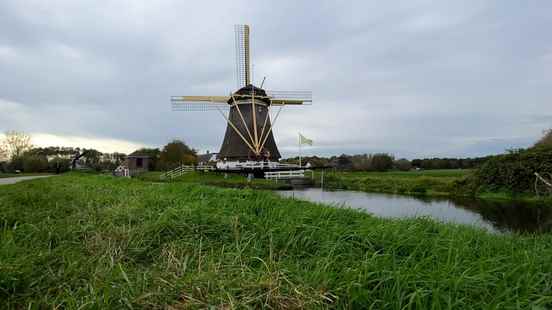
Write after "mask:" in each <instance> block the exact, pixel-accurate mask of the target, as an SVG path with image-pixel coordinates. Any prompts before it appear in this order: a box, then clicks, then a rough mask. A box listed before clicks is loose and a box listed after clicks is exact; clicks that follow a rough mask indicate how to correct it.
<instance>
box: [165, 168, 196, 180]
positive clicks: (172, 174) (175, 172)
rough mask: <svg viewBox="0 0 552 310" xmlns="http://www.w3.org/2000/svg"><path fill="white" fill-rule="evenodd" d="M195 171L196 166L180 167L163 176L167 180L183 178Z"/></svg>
mask: <svg viewBox="0 0 552 310" xmlns="http://www.w3.org/2000/svg"><path fill="white" fill-rule="evenodd" d="M192 171H194V166H186V165H182V166H178V167H176V168H174V169H173V170H170V171H167V172H165V173H164V174H163V178H165V179H174V178H177V177H180V176H182V175H183V174H184V173H188V172H192Z"/></svg>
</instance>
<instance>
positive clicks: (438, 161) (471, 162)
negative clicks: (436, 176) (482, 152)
mask: <svg viewBox="0 0 552 310" xmlns="http://www.w3.org/2000/svg"><path fill="white" fill-rule="evenodd" d="M489 157H490V156H487V157H477V158H437V157H435V158H424V159H413V160H412V166H413V167H416V168H420V169H426V170H433V169H473V168H476V167H479V166H480V165H482V164H483V163H484V162H485V161H486V160H487V159H488V158H489Z"/></svg>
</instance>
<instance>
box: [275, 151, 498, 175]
mask: <svg viewBox="0 0 552 310" xmlns="http://www.w3.org/2000/svg"><path fill="white" fill-rule="evenodd" d="M490 157H491V156H486V157H476V158H437V157H435V158H424V159H414V160H408V159H404V158H401V159H395V157H394V156H393V155H391V154H387V153H377V154H360V155H347V154H342V155H340V156H331V157H319V156H307V157H303V158H302V159H301V161H302V163H303V164H306V163H310V165H311V166H314V167H333V168H336V169H339V170H351V171H388V170H393V169H395V170H401V171H408V170H411V169H428V170H429V169H473V168H476V167H478V166H480V165H481V164H483V163H484V162H485V161H486V160H487V159H489V158H490ZM283 162H286V163H294V164H296V163H298V162H299V157H292V158H287V159H284V160H283Z"/></svg>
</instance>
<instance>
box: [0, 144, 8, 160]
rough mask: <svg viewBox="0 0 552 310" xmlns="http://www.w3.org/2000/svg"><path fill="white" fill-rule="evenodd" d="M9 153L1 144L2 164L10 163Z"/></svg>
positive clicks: (0, 155)
mask: <svg viewBox="0 0 552 310" xmlns="http://www.w3.org/2000/svg"><path fill="white" fill-rule="evenodd" d="M8 159H9V156H8V151H7V150H6V149H5V148H4V146H3V145H1V144H0V163H1V162H6V161H8Z"/></svg>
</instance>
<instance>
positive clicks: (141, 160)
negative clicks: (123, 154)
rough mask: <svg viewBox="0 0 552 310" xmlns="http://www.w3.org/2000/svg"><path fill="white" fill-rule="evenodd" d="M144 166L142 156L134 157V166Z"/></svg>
mask: <svg viewBox="0 0 552 310" xmlns="http://www.w3.org/2000/svg"><path fill="white" fill-rule="evenodd" d="M142 166H144V159H143V158H136V167H137V168H142Z"/></svg>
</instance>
